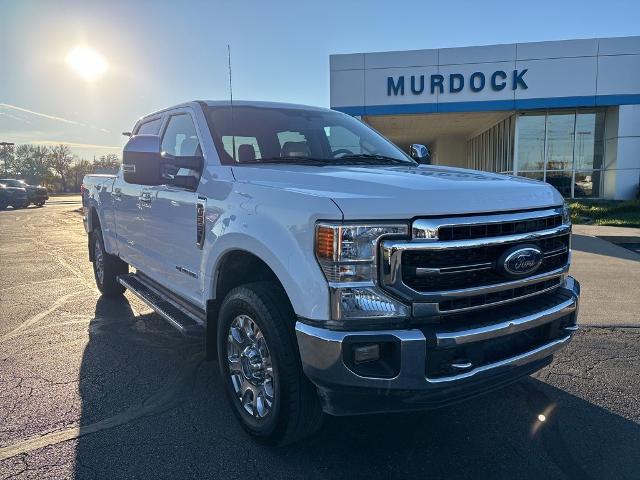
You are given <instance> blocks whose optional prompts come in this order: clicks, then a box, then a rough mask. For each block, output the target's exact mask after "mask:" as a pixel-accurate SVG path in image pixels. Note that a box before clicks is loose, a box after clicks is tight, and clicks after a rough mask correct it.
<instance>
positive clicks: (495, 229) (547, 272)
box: [380, 208, 571, 317]
mask: <svg viewBox="0 0 640 480" xmlns="http://www.w3.org/2000/svg"><path fill="white" fill-rule="evenodd" d="M570 230H571V227H570V226H569V225H567V224H564V223H563V216H562V209H561V208H554V209H546V210H537V211H533V212H519V213H514V214H500V215H482V216H480V215H479V216H471V217H452V218H440V219H419V220H416V221H415V222H414V224H413V226H412V237H413V238H412V239H411V240H391V239H390V240H385V241H383V242H382V244H381V249H382V250H381V262H380V264H381V279H380V281H381V284H382V286H383V287H384V288H386V289H387V290H389V291H391V292H392V293H394V294H396V295H399V296H400V297H402V298H403V299H404V300H406V301H409V302H411V303H413V313H414V316H418V317H420V316H426V317H433V316H440V315H450V314H453V313H458V312H461V311H467V310H479V309H483V308H488V307H492V306H496V305H502V304H505V303H510V302H515V301H518V300H522V299H525V298H529V297H531V296H534V295H538V294H542V293H546V292H549V291H551V290H554V289H555V288H557V287H558V286H559V285H560V282H561V279H562V276H563V275H564V274H565V273H566V272H567V270H568V268H569V262H570V248H571V243H570ZM519 246H535V247H537V248H538V249H539V250H540V252H542V260H541V264H540V265H539V267H538V268H537V269H536V270H535V271H534V272H531V274H529V275H523V276H522V277H518V278H514V277H512V276H509V275H507V274H506V273H505V272H504V269H503V268H502V266H501V258H504V255H506V254H508V251H509V250H510V249H514V248H515V249H517V248H518V247H519Z"/></svg>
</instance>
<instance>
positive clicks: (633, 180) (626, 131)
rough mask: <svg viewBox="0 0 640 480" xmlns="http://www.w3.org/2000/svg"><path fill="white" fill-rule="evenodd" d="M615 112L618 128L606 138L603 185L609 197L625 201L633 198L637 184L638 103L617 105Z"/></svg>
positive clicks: (639, 156) (639, 153)
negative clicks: (606, 162) (606, 164)
mask: <svg viewBox="0 0 640 480" xmlns="http://www.w3.org/2000/svg"><path fill="white" fill-rule="evenodd" d="M617 113H618V115H617V119H616V121H615V123H614V125H615V126H616V127H617V129H616V130H613V131H612V132H611V135H612V136H611V137H608V138H607V144H606V148H607V157H608V158H607V160H608V161H609V162H610V164H609V165H608V167H607V171H606V172H605V185H606V186H607V187H608V188H609V192H607V193H608V194H609V195H607V196H608V197H609V198H613V199H615V200H626V199H630V198H634V197H635V195H636V194H637V193H638V184H639V183H640V105H620V107H618V108H617ZM614 125H612V127H613V126H614ZM609 149H610V150H611V153H610V154H609ZM607 176H609V177H610V178H609V179H607Z"/></svg>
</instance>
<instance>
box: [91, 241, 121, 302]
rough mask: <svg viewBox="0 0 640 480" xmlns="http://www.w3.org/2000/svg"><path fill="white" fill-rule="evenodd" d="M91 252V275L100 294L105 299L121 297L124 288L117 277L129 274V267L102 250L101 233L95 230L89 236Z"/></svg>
mask: <svg viewBox="0 0 640 480" xmlns="http://www.w3.org/2000/svg"><path fill="white" fill-rule="evenodd" d="M91 249H92V252H93V275H94V277H95V279H96V285H97V287H98V290H100V293H102V294H103V295H104V296H106V297H117V296H119V295H122V294H123V293H124V291H125V288H124V287H123V286H122V285H121V284H120V282H118V275H125V274H127V273H128V272H129V265H128V264H127V263H125V262H123V261H122V260H120V259H119V258H118V257H116V256H115V255H109V254H108V253H107V252H106V250H105V248H104V240H103V238H102V231H100V229H97V230H95V231H94V232H93V235H91Z"/></svg>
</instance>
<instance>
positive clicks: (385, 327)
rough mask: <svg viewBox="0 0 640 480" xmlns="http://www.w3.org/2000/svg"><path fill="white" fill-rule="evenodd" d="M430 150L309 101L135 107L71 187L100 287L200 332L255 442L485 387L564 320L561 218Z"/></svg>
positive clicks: (531, 196) (517, 370) (571, 309)
mask: <svg viewBox="0 0 640 480" xmlns="http://www.w3.org/2000/svg"><path fill="white" fill-rule="evenodd" d="M428 158H429V155H428V150H427V149H426V147H424V146H423V145H412V146H411V148H410V155H408V154H405V153H403V151H401V150H400V149H399V148H398V147H396V146H395V145H393V144H392V143H391V142H389V141H388V140H386V139H385V138H384V137H382V136H381V135H379V134H378V133H376V132H375V131H373V130H372V129H370V128H369V127H368V126H366V125H365V124H364V123H362V122H361V121H360V120H358V119H356V118H353V117H350V116H348V115H345V114H342V113H339V112H335V111H332V110H327V109H321V108H313V107H303V106H296V105H288V104H274V103H261V102H235V103H233V104H230V103H229V102H210V101H209V102H204V101H196V102H192V103H186V104H183V105H179V106H176V107H172V108H168V109H166V110H162V111H159V112H156V113H154V114H151V115H148V116H146V117H144V118H142V119H140V120H139V121H138V122H137V123H136V125H135V127H134V129H133V135H132V136H131V138H130V139H129V141H128V142H127V144H126V146H125V147H124V151H123V165H122V168H121V170H120V172H119V173H118V175H116V176H112V175H88V176H87V177H86V178H85V179H84V193H83V205H84V212H85V217H84V219H85V226H86V231H87V232H88V239H89V258H90V260H91V261H92V262H93V267H94V272H95V280H96V283H97V285H98V288H99V289H100V291H101V292H102V293H103V294H104V295H121V294H122V293H123V292H124V290H125V288H127V289H129V290H130V291H131V292H132V293H134V294H136V295H138V296H139V297H140V298H141V299H142V300H143V301H145V302H146V303H147V304H148V305H150V306H151V307H152V308H153V309H155V310H156V311H157V312H158V313H159V314H160V315H161V316H163V317H164V318H165V319H167V320H168V321H169V322H170V323H171V324H172V325H174V326H175V327H177V328H178V329H179V330H180V331H181V332H183V333H184V334H187V335H202V337H203V338H204V343H205V348H206V351H207V353H208V355H209V356H213V355H217V360H218V366H219V370H220V374H221V376H222V378H223V379H224V380H225V381H224V385H225V389H226V393H227V394H228V397H229V400H230V403H231V406H232V409H233V411H234V412H235V414H236V415H237V417H238V419H239V420H240V422H241V423H242V425H243V426H244V427H245V428H246V429H247V430H248V431H249V432H250V433H251V434H253V435H255V436H256V437H259V438H262V439H264V440H268V441H271V442H275V443H280V444H283V443H288V442H292V441H294V440H296V439H299V438H301V437H303V436H305V435H308V434H310V433H311V432H313V431H314V430H315V429H316V428H317V427H318V425H319V422H320V420H321V418H322V414H323V412H324V413H328V414H332V415H351V414H361V413H374V412H388V411H400V410H411V409H423V408H433V407H437V406H440V405H444V404H448V403H452V402H456V401H461V400H463V399H466V398H469V397H472V396H474V395H478V394H480V393H484V392H487V391H489V390H492V389H495V388H497V387H500V386H502V385H505V384H507V383H509V382H512V381H514V380H516V379H518V378H520V377H522V376H524V375H528V374H530V373H532V372H535V371H536V370H538V369H540V368H542V367H543V366H545V365H547V364H548V363H549V362H550V361H551V359H552V355H553V353H554V352H556V351H558V349H560V348H562V347H563V346H565V345H566V344H567V343H568V342H569V341H570V339H571V336H572V334H573V332H574V331H575V330H576V329H577V328H578V327H577V321H576V320H577V318H576V317H577V312H578V299H579V285H578V282H576V281H575V280H574V279H573V278H572V277H570V276H568V274H567V272H568V269H569V264H570V260H571V240H570V234H571V225H570V221H569V215H568V213H567V208H566V206H565V205H564V202H563V198H562V197H561V196H560V194H559V193H558V192H557V191H556V190H555V189H554V188H553V187H552V186H550V185H548V184H545V183H542V182H537V181H532V180H528V179H524V178H518V177H514V176H506V175H498V174H493V173H485V172H477V171H470V170H464V169H458V168H446V167H437V166H431V165H428ZM130 268H133V269H135V273H129V269H130Z"/></svg>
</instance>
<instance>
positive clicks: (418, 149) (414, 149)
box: [409, 143, 431, 165]
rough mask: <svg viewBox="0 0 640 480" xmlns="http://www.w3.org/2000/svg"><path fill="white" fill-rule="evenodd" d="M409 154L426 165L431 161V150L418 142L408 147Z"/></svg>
mask: <svg viewBox="0 0 640 480" xmlns="http://www.w3.org/2000/svg"><path fill="white" fill-rule="evenodd" d="M409 155H410V156H411V158H413V159H414V160H415V161H416V162H418V163H424V164H427V165H428V164H430V163H431V152H430V151H429V149H428V148H427V147H426V146H424V145H422V144H420V143H414V144H412V145H411V146H410V147H409Z"/></svg>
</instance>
